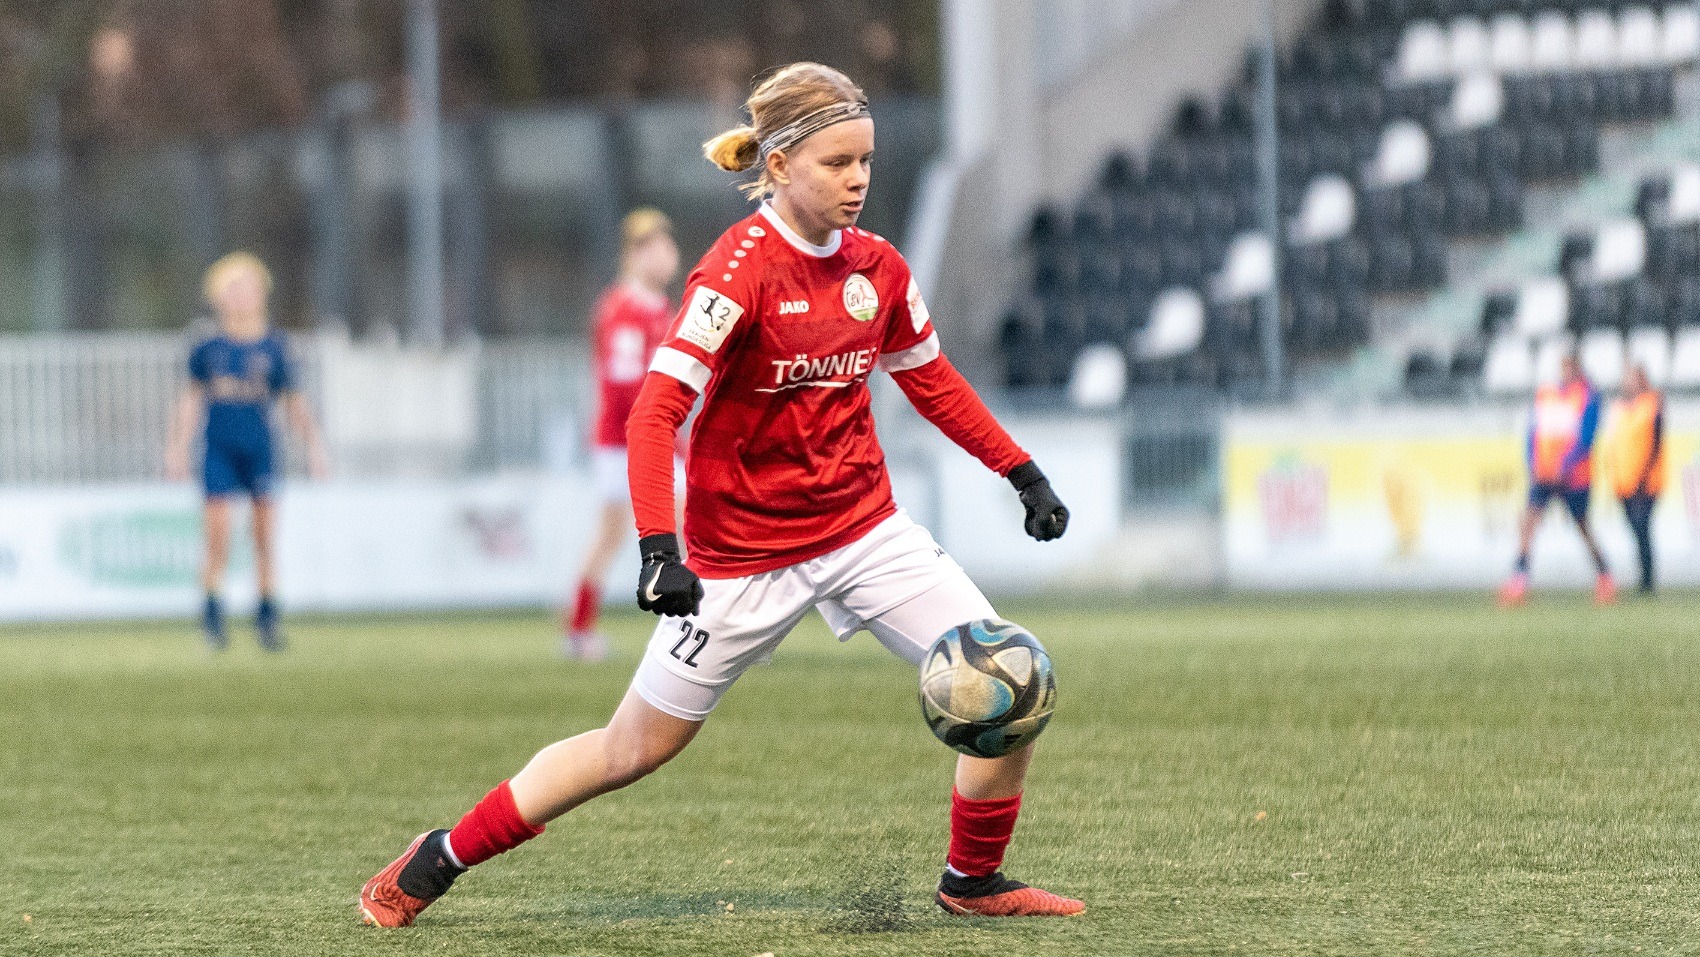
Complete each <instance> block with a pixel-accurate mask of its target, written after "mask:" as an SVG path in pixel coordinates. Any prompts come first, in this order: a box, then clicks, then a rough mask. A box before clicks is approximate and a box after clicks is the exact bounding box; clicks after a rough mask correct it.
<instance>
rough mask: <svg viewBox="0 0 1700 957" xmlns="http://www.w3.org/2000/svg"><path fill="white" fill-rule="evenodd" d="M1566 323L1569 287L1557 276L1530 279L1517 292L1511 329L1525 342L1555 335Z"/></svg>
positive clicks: (1568, 312)
mask: <svg viewBox="0 0 1700 957" xmlns="http://www.w3.org/2000/svg"><path fill="white" fill-rule="evenodd" d="M1569 320H1570V287H1569V286H1567V285H1565V282H1564V280H1563V279H1561V278H1559V277H1558V276H1542V277H1540V278H1538V279H1531V280H1529V282H1527V283H1525V284H1524V286H1523V288H1522V289H1519V290H1518V291H1517V308H1516V310H1515V311H1514V312H1513V313H1512V317H1511V327H1512V328H1513V329H1515V330H1516V331H1517V334H1518V335H1520V336H1523V337H1524V338H1526V339H1539V338H1541V337H1543V336H1551V335H1556V334H1557V333H1558V332H1559V331H1560V330H1562V329H1563V328H1564V324H1565V323H1566V322H1568V321H1569Z"/></svg>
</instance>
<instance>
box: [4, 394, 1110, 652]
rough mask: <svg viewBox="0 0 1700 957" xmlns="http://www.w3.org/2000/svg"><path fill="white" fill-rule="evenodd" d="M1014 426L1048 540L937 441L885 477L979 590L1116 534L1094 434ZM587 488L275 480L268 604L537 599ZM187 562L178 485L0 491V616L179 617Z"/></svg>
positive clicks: (236, 607)
mask: <svg viewBox="0 0 1700 957" xmlns="http://www.w3.org/2000/svg"><path fill="white" fill-rule="evenodd" d="M1015 432H1016V436H1017V438H1018V439H1019V440H1021V441H1023V442H1024V443H1025V444H1026V447H1027V448H1028V449H1029V450H1031V451H1033V452H1034V453H1035V454H1036V455H1037V457H1038V460H1039V461H1040V462H1041V463H1042V464H1043V466H1044V468H1045V469H1046V471H1047V472H1048V473H1049V474H1050V476H1051V478H1052V480H1053V482H1054V483H1055V485H1056V487H1057V489H1058V490H1059V492H1060V493H1061V494H1062V496H1063V498H1064V500H1065V501H1066V502H1067V503H1068V505H1069V506H1070V508H1071V509H1073V510H1074V524H1073V525H1072V526H1071V529H1070V531H1069V534H1068V537H1067V538H1065V539H1063V540H1062V541H1060V542H1049V543H1044V544H1040V543H1037V542H1033V541H1032V540H1030V539H1028V538H1027V537H1026V536H1025V535H1024V534H1023V533H1022V528H1021V522H1022V510H1021V505H1020V503H1019V501H1018V500H1017V499H1016V496H1015V493H1014V491H1013V490H1012V489H1011V488H1010V487H1009V484H1008V483H1007V482H1005V481H1004V480H1003V479H1000V478H998V477H997V476H995V475H993V474H991V473H990V472H988V471H986V469H985V468H984V467H982V466H981V465H980V464H979V463H978V462H976V461H974V460H973V459H971V458H969V457H968V456H967V455H966V454H964V453H963V452H961V451H960V450H958V449H956V448H955V447H953V446H951V445H949V443H948V442H946V441H945V440H944V439H943V438H942V437H936V436H935V438H936V439H937V441H936V442H933V443H931V444H929V445H928V446H926V447H925V448H924V449H923V451H922V452H920V453H919V454H917V455H914V456H910V457H909V458H906V459H904V460H901V461H898V462H894V463H893V468H892V472H893V485H894V487H895V488H896V491H897V496H898V501H899V503H900V504H902V505H904V506H905V507H907V508H908V509H909V510H910V511H911V513H912V514H913V515H915V517H916V518H917V519H918V520H920V521H922V522H923V523H925V524H928V525H929V526H930V527H932V528H933V529H934V530H935V531H936V532H937V535H938V538H939V541H940V542H941V543H942V544H943V545H944V546H945V547H946V548H947V549H949V550H950V551H951V553H952V554H953V555H954V556H955V557H956V558H957V560H958V561H960V562H961V563H962V565H963V566H964V567H965V568H967V569H968V571H969V572H970V574H972V575H974V576H975V578H976V580H977V581H979V582H980V583H981V584H982V585H983V586H984V587H986V588H987V590H989V591H993V592H1005V593H1007V592H1012V591H1031V590H1034V589H1040V588H1045V587H1050V586H1055V585H1058V584H1064V583H1066V582H1068V581H1069V580H1070V579H1071V578H1072V577H1073V575H1074V574H1075V569H1077V568H1078V567H1079V566H1081V565H1082V564H1085V563H1090V561H1091V560H1092V557H1093V555H1094V554H1095V552H1096V551H1097V550H1099V549H1101V548H1102V546H1103V542H1104V541H1106V540H1108V539H1109V538H1110V537H1112V536H1113V535H1114V534H1115V530H1116V526H1117V505H1116V503H1117V501H1118V496H1119V483H1118V482H1117V481H1116V475H1117V474H1118V470H1117V468H1116V467H1115V449H1116V441H1115V437H1114V430H1113V429H1112V428H1111V427H1110V426H1108V425H1091V424H1087V425H1082V424H1080V423H1078V422H1076V423H1072V424H1071V425H1070V430H1069V431H1064V430H1060V429H1058V428H1056V427H1055V426H1054V424H1047V423H1044V422H1033V423H1025V424H1023V423H1017V424H1016V428H1015ZM590 487H591V486H590V482H589V477H588V476H586V475H583V474H579V473H576V472H575V473H564V474H559V475H540V474H519V475H508V476H501V477H493V478H486V479H463V480H418V481H361V480H341V481H333V482H327V483H306V482H294V483H290V484H287V485H285V487H284V488H283V489H282V491H281V494H280V497H279V515H280V529H279V539H278V541H279V568H278V573H279V579H280V586H279V590H280V597H281V599H282V601H283V604H284V606H285V608H286V609H287V610H290V611H351V610H403V609H442V608H473V607H500V606H531V607H535V606H539V605H554V604H556V603H558V602H559V601H560V600H561V599H562V596H563V595H565V594H566V591H567V589H568V588H569V587H570V585H571V584H572V579H573V576H574V575H575V574H576V572H577V568H578V562H579V559H580V557H581V556H582V554H583V552H584V548H585V546H586V545H587V544H588V537H589V519H590V516H591V513H592V508H593V505H592V503H591V501H590V494H591V493H590V491H589V489H590ZM242 516H243V517H242V518H241V519H240V523H239V527H238V529H237V531H236V534H235V542H236V545H237V547H236V548H235V550H234V554H233V559H232V563H231V564H232V567H231V572H230V576H229V585H228V587H227V588H226V594H227V595H228V596H229V598H230V600H231V605H232V610H233V611H234V612H238V613H245V612H246V609H247V608H248V607H250V605H251V603H252V601H253V598H254V593H255V586H254V578H253V557H252V553H251V551H250V550H249V549H248V547H247V545H246V542H247V538H248V531H247V526H246V511H245V510H243V511H242ZM200 557H201V528H200V498H199V493H198V492H197V491H196V490H195V489H194V488H193V487H191V486H187V485H180V486H173V485H164V484H134V485H110V486H85V487H77V488H41V489H34V488H0V621H4V620H42V619H70V618H101V617H152V616H187V615H190V614H192V613H194V611H195V610H196V608H197V607H198V604H199V600H200V599H199V595H200V588H199V585H198V569H199V566H200ZM637 563H638V555H637V546H636V543H635V541H628V543H627V546H626V550H625V553H624V554H623V555H622V556H621V558H620V559H618V560H617V562H616V564H615V566H614V571H613V573H612V574H611V575H610V577H609V581H608V588H607V594H608V598H609V600H610V601H613V602H616V603H629V602H631V601H632V600H633V598H632V596H631V586H633V585H635V582H636V571H637Z"/></svg>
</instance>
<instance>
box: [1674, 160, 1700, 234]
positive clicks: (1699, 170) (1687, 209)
mask: <svg viewBox="0 0 1700 957" xmlns="http://www.w3.org/2000/svg"><path fill="white" fill-rule="evenodd" d="M1665 218H1666V219H1668V220H1669V221H1670V222H1672V223H1693V222H1700V165H1694V164H1684V165H1682V166H1678V167H1677V168H1676V169H1674V170H1672V171H1671V174H1670V196H1669V197H1668V198H1667V199H1666V200H1665Z"/></svg>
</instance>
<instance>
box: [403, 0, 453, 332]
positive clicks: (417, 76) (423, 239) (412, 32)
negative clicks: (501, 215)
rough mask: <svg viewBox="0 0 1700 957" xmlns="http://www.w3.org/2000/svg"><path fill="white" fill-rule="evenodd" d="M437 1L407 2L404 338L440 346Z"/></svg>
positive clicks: (440, 161) (440, 141)
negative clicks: (406, 311)
mask: <svg viewBox="0 0 1700 957" xmlns="http://www.w3.org/2000/svg"><path fill="white" fill-rule="evenodd" d="M438 46H439V41H438V29H437V4H436V0H408V4H407V72H408V110H407V133H406V144H407V172H408V216H407V291H408V296H407V306H408V317H407V323H406V326H407V338H408V341H409V342H411V343H412V344H413V345H416V346H428V347H437V346H440V345H442V344H443V326H444V323H443V156H442V149H443V116H442V97H441V96H440V93H439V89H440V87H441V79H440V75H439V70H438Z"/></svg>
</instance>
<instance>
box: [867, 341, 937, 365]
mask: <svg viewBox="0 0 1700 957" xmlns="http://www.w3.org/2000/svg"><path fill="white" fill-rule="evenodd" d="M938 357H939V334H938V333H936V332H935V333H933V334H932V335H930V336H928V337H927V338H925V339H922V340H921V341H920V342H919V343H917V344H915V345H912V346H910V347H909V348H907V349H905V350H903V351H902V352H890V353H887V354H885V355H883V356H880V368H882V369H884V370H885V371H887V372H908V371H909V370H910V369H919V368H921V367H922V366H924V365H926V364H927V363H929V362H931V361H933V360H934V359H937V358H938Z"/></svg>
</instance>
